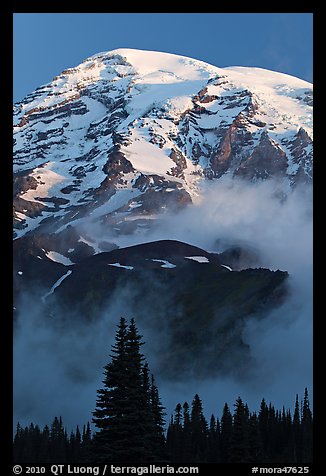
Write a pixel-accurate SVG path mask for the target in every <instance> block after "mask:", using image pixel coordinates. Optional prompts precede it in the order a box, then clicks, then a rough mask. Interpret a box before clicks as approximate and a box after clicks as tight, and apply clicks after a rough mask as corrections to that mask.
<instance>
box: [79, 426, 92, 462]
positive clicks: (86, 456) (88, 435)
mask: <svg viewBox="0 0 326 476" xmlns="http://www.w3.org/2000/svg"><path fill="white" fill-rule="evenodd" d="M91 446H92V432H91V426H90V424H89V422H87V426H85V425H84V427H83V434H82V443H81V460H80V462H81V463H83V462H89V461H91Z"/></svg>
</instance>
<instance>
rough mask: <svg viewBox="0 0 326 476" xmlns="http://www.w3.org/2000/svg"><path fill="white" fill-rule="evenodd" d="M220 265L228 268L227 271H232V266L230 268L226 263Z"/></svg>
mask: <svg viewBox="0 0 326 476" xmlns="http://www.w3.org/2000/svg"><path fill="white" fill-rule="evenodd" d="M221 266H223V268H226V269H228V270H229V271H232V268H230V266H227V265H226V264H221Z"/></svg>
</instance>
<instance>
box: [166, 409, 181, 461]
mask: <svg viewBox="0 0 326 476" xmlns="http://www.w3.org/2000/svg"><path fill="white" fill-rule="evenodd" d="M182 420H183V418H182V406H181V404H180V403H178V404H177V406H176V407H175V411H174V416H173V415H171V421H170V424H169V427H168V431H167V435H166V446H167V454H168V458H169V461H171V462H172V463H179V462H181V461H182V450H183V429H182Z"/></svg>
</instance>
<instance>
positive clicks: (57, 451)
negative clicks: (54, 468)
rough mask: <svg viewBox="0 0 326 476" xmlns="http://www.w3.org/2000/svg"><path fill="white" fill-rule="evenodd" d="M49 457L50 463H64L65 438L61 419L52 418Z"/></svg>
mask: <svg viewBox="0 0 326 476" xmlns="http://www.w3.org/2000/svg"><path fill="white" fill-rule="evenodd" d="M50 442H51V444H50V455H49V459H50V462H51V463H60V464H61V463H65V462H66V438H65V431H64V428H63V424H62V418H61V417H60V418H59V419H58V418H57V417H55V418H54V420H53V422H52V425H51V430H50Z"/></svg>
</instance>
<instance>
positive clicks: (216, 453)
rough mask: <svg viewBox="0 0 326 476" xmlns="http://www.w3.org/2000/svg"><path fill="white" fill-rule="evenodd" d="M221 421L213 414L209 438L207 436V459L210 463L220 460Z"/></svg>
mask: <svg viewBox="0 0 326 476" xmlns="http://www.w3.org/2000/svg"><path fill="white" fill-rule="evenodd" d="M219 436H220V435H219V422H218V421H216V419H215V416H214V415H212V416H211V419H210V422H209V430H208V438H207V447H208V450H207V461H208V463H219V462H220V448H219V443H220V441H219Z"/></svg>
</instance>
